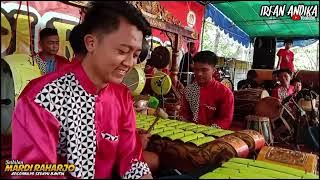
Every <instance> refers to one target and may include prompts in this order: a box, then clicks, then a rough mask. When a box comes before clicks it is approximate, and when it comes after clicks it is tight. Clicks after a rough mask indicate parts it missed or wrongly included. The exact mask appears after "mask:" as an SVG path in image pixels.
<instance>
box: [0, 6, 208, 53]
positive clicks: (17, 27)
mask: <svg viewBox="0 0 320 180" xmlns="http://www.w3.org/2000/svg"><path fill="white" fill-rule="evenodd" d="M20 2H22V3H21V8H20V10H19V11H18V9H19V4H20ZM160 4H161V5H162V6H163V7H165V8H166V9H167V10H168V11H169V12H170V13H172V15H173V16H175V17H176V18H177V19H178V20H179V21H181V24H182V25H183V26H185V27H188V28H192V29H194V30H195V31H196V32H197V33H199V34H200V35H201V33H202V23H203V15H204V6H203V5H201V4H199V3H197V2H191V1H189V2H179V1H171V2H170V1H168V2H165V1H161V2H160ZM28 9H29V11H28ZM80 12H81V9H80V8H78V7H75V6H72V5H68V4H65V3H62V2H59V1H41V2H40V1H28V4H27V1H1V27H3V28H5V29H7V30H8V34H7V35H1V56H5V55H9V54H21V53H24V54H31V48H32V47H33V49H34V51H35V52H38V51H39V49H40V47H39V44H38V43H39V31H40V30H41V29H43V28H44V27H53V28H56V29H57V30H58V34H59V37H60V49H59V52H58V54H59V55H62V56H65V57H66V58H70V57H72V55H73V51H72V48H71V46H70V43H69V41H68V36H69V33H70V31H71V30H72V28H73V27H74V26H75V25H77V24H78V23H79V22H80V21H81V18H80ZM190 13H191V14H194V15H195V16H194V19H192V20H191V21H192V22H190V18H189V19H188V15H190ZM17 15H18V19H16V17H17ZM29 25H30V27H29ZM152 33H153V36H152V39H153V41H156V42H158V43H160V44H161V45H163V46H170V41H169V39H168V37H167V36H166V35H165V34H164V33H162V32H161V31H159V30H157V29H153V31H152ZM200 38H201V36H200ZM200 38H199V39H200ZM196 45H197V46H199V41H197V42H196ZM183 49H185V45H184V47H183Z"/></svg>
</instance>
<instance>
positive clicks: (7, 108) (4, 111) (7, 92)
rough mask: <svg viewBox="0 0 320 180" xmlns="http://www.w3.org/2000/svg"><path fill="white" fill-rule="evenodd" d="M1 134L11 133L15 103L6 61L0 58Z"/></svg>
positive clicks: (11, 79) (9, 70) (12, 84)
mask: <svg viewBox="0 0 320 180" xmlns="http://www.w3.org/2000/svg"><path fill="white" fill-rule="evenodd" d="M3 101H5V104H3V103H1V134H10V133H11V120H12V113H13V109H14V105H15V97H14V83H13V77H12V72H11V69H10V66H9V64H8V63H6V62H5V61H4V60H3V59H1V102H3Z"/></svg>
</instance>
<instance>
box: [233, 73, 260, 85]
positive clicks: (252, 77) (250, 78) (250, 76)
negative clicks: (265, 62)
mask: <svg viewBox="0 0 320 180" xmlns="http://www.w3.org/2000/svg"><path fill="white" fill-rule="evenodd" d="M257 77H258V75H257V72H256V71H255V70H253V69H251V70H249V71H248V73H247V79H244V80H241V81H239V82H238V86H237V89H238V90H240V89H247V88H257V87H258V86H259V85H258V83H257V81H256V78H257Z"/></svg>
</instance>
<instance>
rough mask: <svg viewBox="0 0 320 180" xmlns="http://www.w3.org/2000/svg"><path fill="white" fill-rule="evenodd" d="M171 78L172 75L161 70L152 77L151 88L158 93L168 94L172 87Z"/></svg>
mask: <svg viewBox="0 0 320 180" xmlns="http://www.w3.org/2000/svg"><path fill="white" fill-rule="evenodd" d="M171 85H172V82H171V79H170V77H169V76H168V75H167V74H166V73H164V72H161V71H158V72H156V73H155V74H154V76H153V77H152V79H151V89H152V90H153V91H154V92H155V93H156V94H158V95H166V94H168V93H169V91H170V89H171Z"/></svg>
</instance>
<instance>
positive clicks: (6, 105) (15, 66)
mask: <svg viewBox="0 0 320 180" xmlns="http://www.w3.org/2000/svg"><path fill="white" fill-rule="evenodd" d="M40 76H41V72H40V69H39V67H38V65H36V63H35V64H34V65H33V63H32V57H31V56H29V55H26V54H13V55H8V56H5V57H3V58H1V133H2V134H11V119H12V112H13V109H14V106H15V102H16V100H17V99H18V97H19V95H20V93H21V92H22V90H23V89H24V88H25V86H26V85H27V84H28V83H29V82H30V81H31V80H32V79H35V78H38V77H40Z"/></svg>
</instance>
